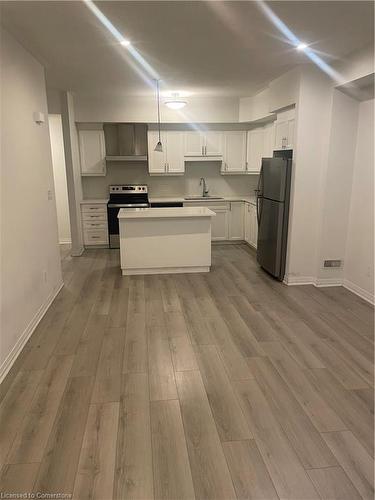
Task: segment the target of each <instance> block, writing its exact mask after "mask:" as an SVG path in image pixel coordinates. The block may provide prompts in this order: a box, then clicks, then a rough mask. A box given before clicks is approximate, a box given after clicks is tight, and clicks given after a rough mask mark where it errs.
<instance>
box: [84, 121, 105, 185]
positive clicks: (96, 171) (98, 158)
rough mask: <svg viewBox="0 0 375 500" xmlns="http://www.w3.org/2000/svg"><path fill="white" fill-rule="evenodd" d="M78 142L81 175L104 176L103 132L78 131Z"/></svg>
mask: <svg viewBox="0 0 375 500" xmlns="http://www.w3.org/2000/svg"><path fill="white" fill-rule="evenodd" d="M78 140H79V155H80V161H81V175H87V176H89V175H91V176H99V175H102V176H104V175H105V174H106V163H105V142H104V132H103V130H79V131H78Z"/></svg>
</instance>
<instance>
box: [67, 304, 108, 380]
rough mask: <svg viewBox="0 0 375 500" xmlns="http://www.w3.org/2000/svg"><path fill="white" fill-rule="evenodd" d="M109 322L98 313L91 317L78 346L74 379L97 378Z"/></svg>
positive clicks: (74, 365)
mask: <svg viewBox="0 0 375 500" xmlns="http://www.w3.org/2000/svg"><path fill="white" fill-rule="evenodd" d="M107 322H108V318H107V316H104V315H101V314H96V313H92V314H91V315H90V318H89V321H88V323H87V326H86V329H85V331H84V332H83V335H82V337H81V340H80V342H79V344H78V346H77V350H76V353H75V357H74V363H73V366H72V371H71V376H72V377H90V376H95V374H96V369H97V365H98V360H99V355H100V351H101V347H102V342H103V338H104V333H105V331H106V328H107Z"/></svg>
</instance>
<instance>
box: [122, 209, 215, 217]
mask: <svg viewBox="0 0 375 500" xmlns="http://www.w3.org/2000/svg"><path fill="white" fill-rule="evenodd" d="M215 215H216V214H215V212H213V211H212V210H210V209H209V208H207V207H173V208H169V207H163V208H126V209H125V208H122V209H121V210H120V211H119V213H118V216H117V217H118V218H119V219H120V220H121V219H164V218H169V219H177V218H182V217H183V218H190V217H215Z"/></svg>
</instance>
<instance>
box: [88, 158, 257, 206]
mask: <svg viewBox="0 0 375 500" xmlns="http://www.w3.org/2000/svg"><path fill="white" fill-rule="evenodd" d="M201 177H204V178H205V179H206V182H207V186H208V188H209V190H210V191H209V194H210V195H212V196H214V195H219V196H237V195H250V194H254V189H256V186H257V182H258V175H221V174H220V165H219V162H201V163H199V162H190V163H189V162H188V163H186V166H185V175H182V176H166V177H164V176H163V177H162V176H150V175H149V174H148V171H147V166H146V165H139V164H136V163H135V164H134V163H133V164H131V163H127V164H126V166H124V164H122V165H121V164H116V165H107V175H106V176H105V177H82V190H83V197H84V198H105V197H107V196H108V186H109V185H110V184H127V183H128V184H138V183H139V184H147V185H148V187H149V195H150V196H151V197H152V196H154V197H159V196H177V197H180V196H187V195H190V196H192V195H199V194H201V192H202V188H201V186H200V185H199V181H200V178H201Z"/></svg>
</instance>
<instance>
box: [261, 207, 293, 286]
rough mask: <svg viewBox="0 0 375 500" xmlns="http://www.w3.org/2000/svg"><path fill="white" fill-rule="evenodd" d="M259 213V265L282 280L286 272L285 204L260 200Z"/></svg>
mask: <svg viewBox="0 0 375 500" xmlns="http://www.w3.org/2000/svg"><path fill="white" fill-rule="evenodd" d="M258 211H259V227H258V245H257V260H258V263H259V264H260V265H261V266H262V267H263V269H265V270H266V271H268V272H269V273H270V274H272V276H274V277H275V278H278V279H281V280H282V279H283V277H284V271H285V270H284V261H285V259H284V256H285V249H284V245H285V244H286V240H285V234H284V231H285V230H287V224H284V222H285V217H286V215H287V214H286V212H285V206H284V203H281V202H277V201H272V200H268V199H265V198H263V199H260V200H259V206H258Z"/></svg>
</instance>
